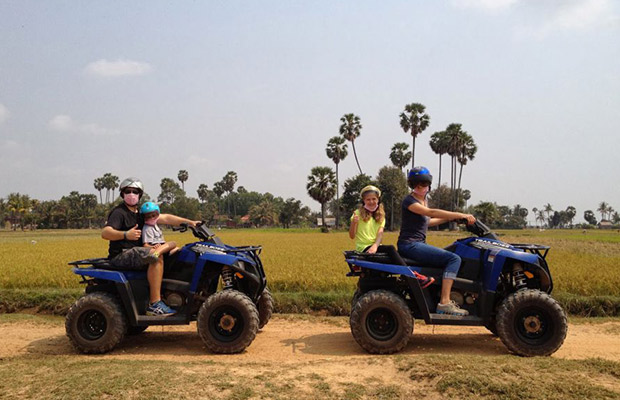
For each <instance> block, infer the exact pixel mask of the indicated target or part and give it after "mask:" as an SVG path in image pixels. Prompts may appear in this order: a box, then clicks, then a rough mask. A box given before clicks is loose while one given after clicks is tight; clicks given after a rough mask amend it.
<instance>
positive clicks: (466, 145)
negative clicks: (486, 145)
mask: <svg viewBox="0 0 620 400" xmlns="http://www.w3.org/2000/svg"><path fill="white" fill-rule="evenodd" d="M477 151H478V146H476V143H474V138H472V137H471V135H469V134H467V133H466V132H463V138H462V140H461V150H460V152H459V156H458V157H457V160H458V162H459V164H461V168H460V170H459V190H460V189H461V178H462V176H463V166H465V165H466V164H467V161H468V160H469V161H472V160H473V159H474V157H475V156H476V152H477Z"/></svg>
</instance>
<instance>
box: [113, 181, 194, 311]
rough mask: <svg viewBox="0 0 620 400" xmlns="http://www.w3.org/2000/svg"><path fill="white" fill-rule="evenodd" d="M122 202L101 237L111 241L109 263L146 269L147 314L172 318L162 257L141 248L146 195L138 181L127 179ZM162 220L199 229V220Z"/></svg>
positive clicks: (172, 217) (121, 189)
mask: <svg viewBox="0 0 620 400" xmlns="http://www.w3.org/2000/svg"><path fill="white" fill-rule="evenodd" d="M118 190H119V193H120V196H121V198H122V199H123V202H122V203H121V204H119V205H118V206H116V207H114V208H113V209H112V211H110V213H109V214H108V218H107V221H106V223H105V226H104V228H103V230H102V231H101V237H102V238H103V239H105V240H109V241H110V246H109V251H108V260H109V262H110V264H111V265H113V266H114V267H117V268H122V269H126V270H146V271H147V275H146V276H147V280H148V283H149V306H148V308H147V311H146V312H147V314H148V315H172V314H174V313H175V311H174V310H173V309H171V308H170V307H168V306H167V305H166V303H164V302H163V301H162V300H161V283H162V279H163V275H164V261H163V257H152V256H151V257H149V256H150V255H151V254H150V253H151V249H149V248H146V247H143V246H142V228H143V226H144V219H143V218H142V215H141V214H140V213H139V208H138V202H139V201H140V198H141V197H142V195H143V194H144V185H143V184H142V181H140V179H138V178H133V177H130V178H126V179H124V180H123V181H122V182H121V184H120V186H119V189H118ZM159 221H160V222H162V223H164V224H166V225H175V226H178V225H181V224H182V223H186V224H188V225H190V226H196V224H197V222H199V221H191V220H189V219H186V218H181V217H177V216H176V215H172V214H161V215H160V216H159Z"/></svg>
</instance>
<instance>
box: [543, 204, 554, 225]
mask: <svg viewBox="0 0 620 400" xmlns="http://www.w3.org/2000/svg"><path fill="white" fill-rule="evenodd" d="M543 211H544V212H546V213H547V221H551V213H552V212H553V206H551V203H547V204H545V208H544V210H543ZM549 227H551V223H549Z"/></svg>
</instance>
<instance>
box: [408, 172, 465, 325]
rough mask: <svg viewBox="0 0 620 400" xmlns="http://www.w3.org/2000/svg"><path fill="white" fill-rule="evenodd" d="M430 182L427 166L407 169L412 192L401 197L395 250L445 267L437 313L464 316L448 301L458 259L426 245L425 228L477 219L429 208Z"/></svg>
mask: <svg viewBox="0 0 620 400" xmlns="http://www.w3.org/2000/svg"><path fill="white" fill-rule="evenodd" d="M432 182H433V176H432V175H431V173H430V171H429V170H428V169H427V168H426V167H415V168H413V169H412V170H411V171H409V174H408V177H407V183H408V184H409V187H410V188H411V189H412V192H411V193H410V194H408V195H407V196H406V197H405V198H404V199H403V203H402V225H401V228H400V235H399V236H398V252H399V253H400V254H401V255H402V256H403V257H406V258H410V259H414V260H416V261H418V262H419V263H420V264H421V265H428V266H441V267H444V266H445V270H444V273H443V279H442V281H441V297H440V300H439V304H437V313H438V314H451V315H459V316H466V315H468V314H469V312H468V311H467V310H463V309H461V308H460V307H459V306H458V305H457V304H456V303H455V302H454V301H451V300H450V291H451V290H452V284H453V283H454V279H455V278H456V276H457V274H458V272H459V268H460V266H461V258H460V257H459V256H458V255H456V254H454V253H451V252H449V251H446V250H443V249H440V248H438V247H435V246H431V245H429V244H426V231H427V229H428V227H429V226H437V225H441V224H444V223H446V222H448V221H453V220H457V219H466V220H467V223H468V224H473V223H474V222H476V217H474V216H473V215H471V214H463V213H458V212H451V211H445V210H441V209H435V208H428V202H427V200H426V196H427V195H428V192H429V191H430V186H431V183H432Z"/></svg>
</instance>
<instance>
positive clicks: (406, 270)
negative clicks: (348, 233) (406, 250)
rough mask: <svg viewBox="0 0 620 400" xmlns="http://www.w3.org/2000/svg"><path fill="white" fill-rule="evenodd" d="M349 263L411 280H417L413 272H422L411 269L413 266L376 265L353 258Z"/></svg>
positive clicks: (418, 268) (417, 269)
mask: <svg viewBox="0 0 620 400" xmlns="http://www.w3.org/2000/svg"><path fill="white" fill-rule="evenodd" d="M347 263H349V265H356V266H358V267H362V268H368V269H374V270H377V271H383V272H388V273H390V274H400V275H405V276H408V277H410V278H415V275H414V274H413V271H416V272H419V271H420V270H421V268H420V267H411V266H404V265H394V264H380V263H376V262H372V261H364V260H354V259H351V258H349V259H347Z"/></svg>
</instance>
